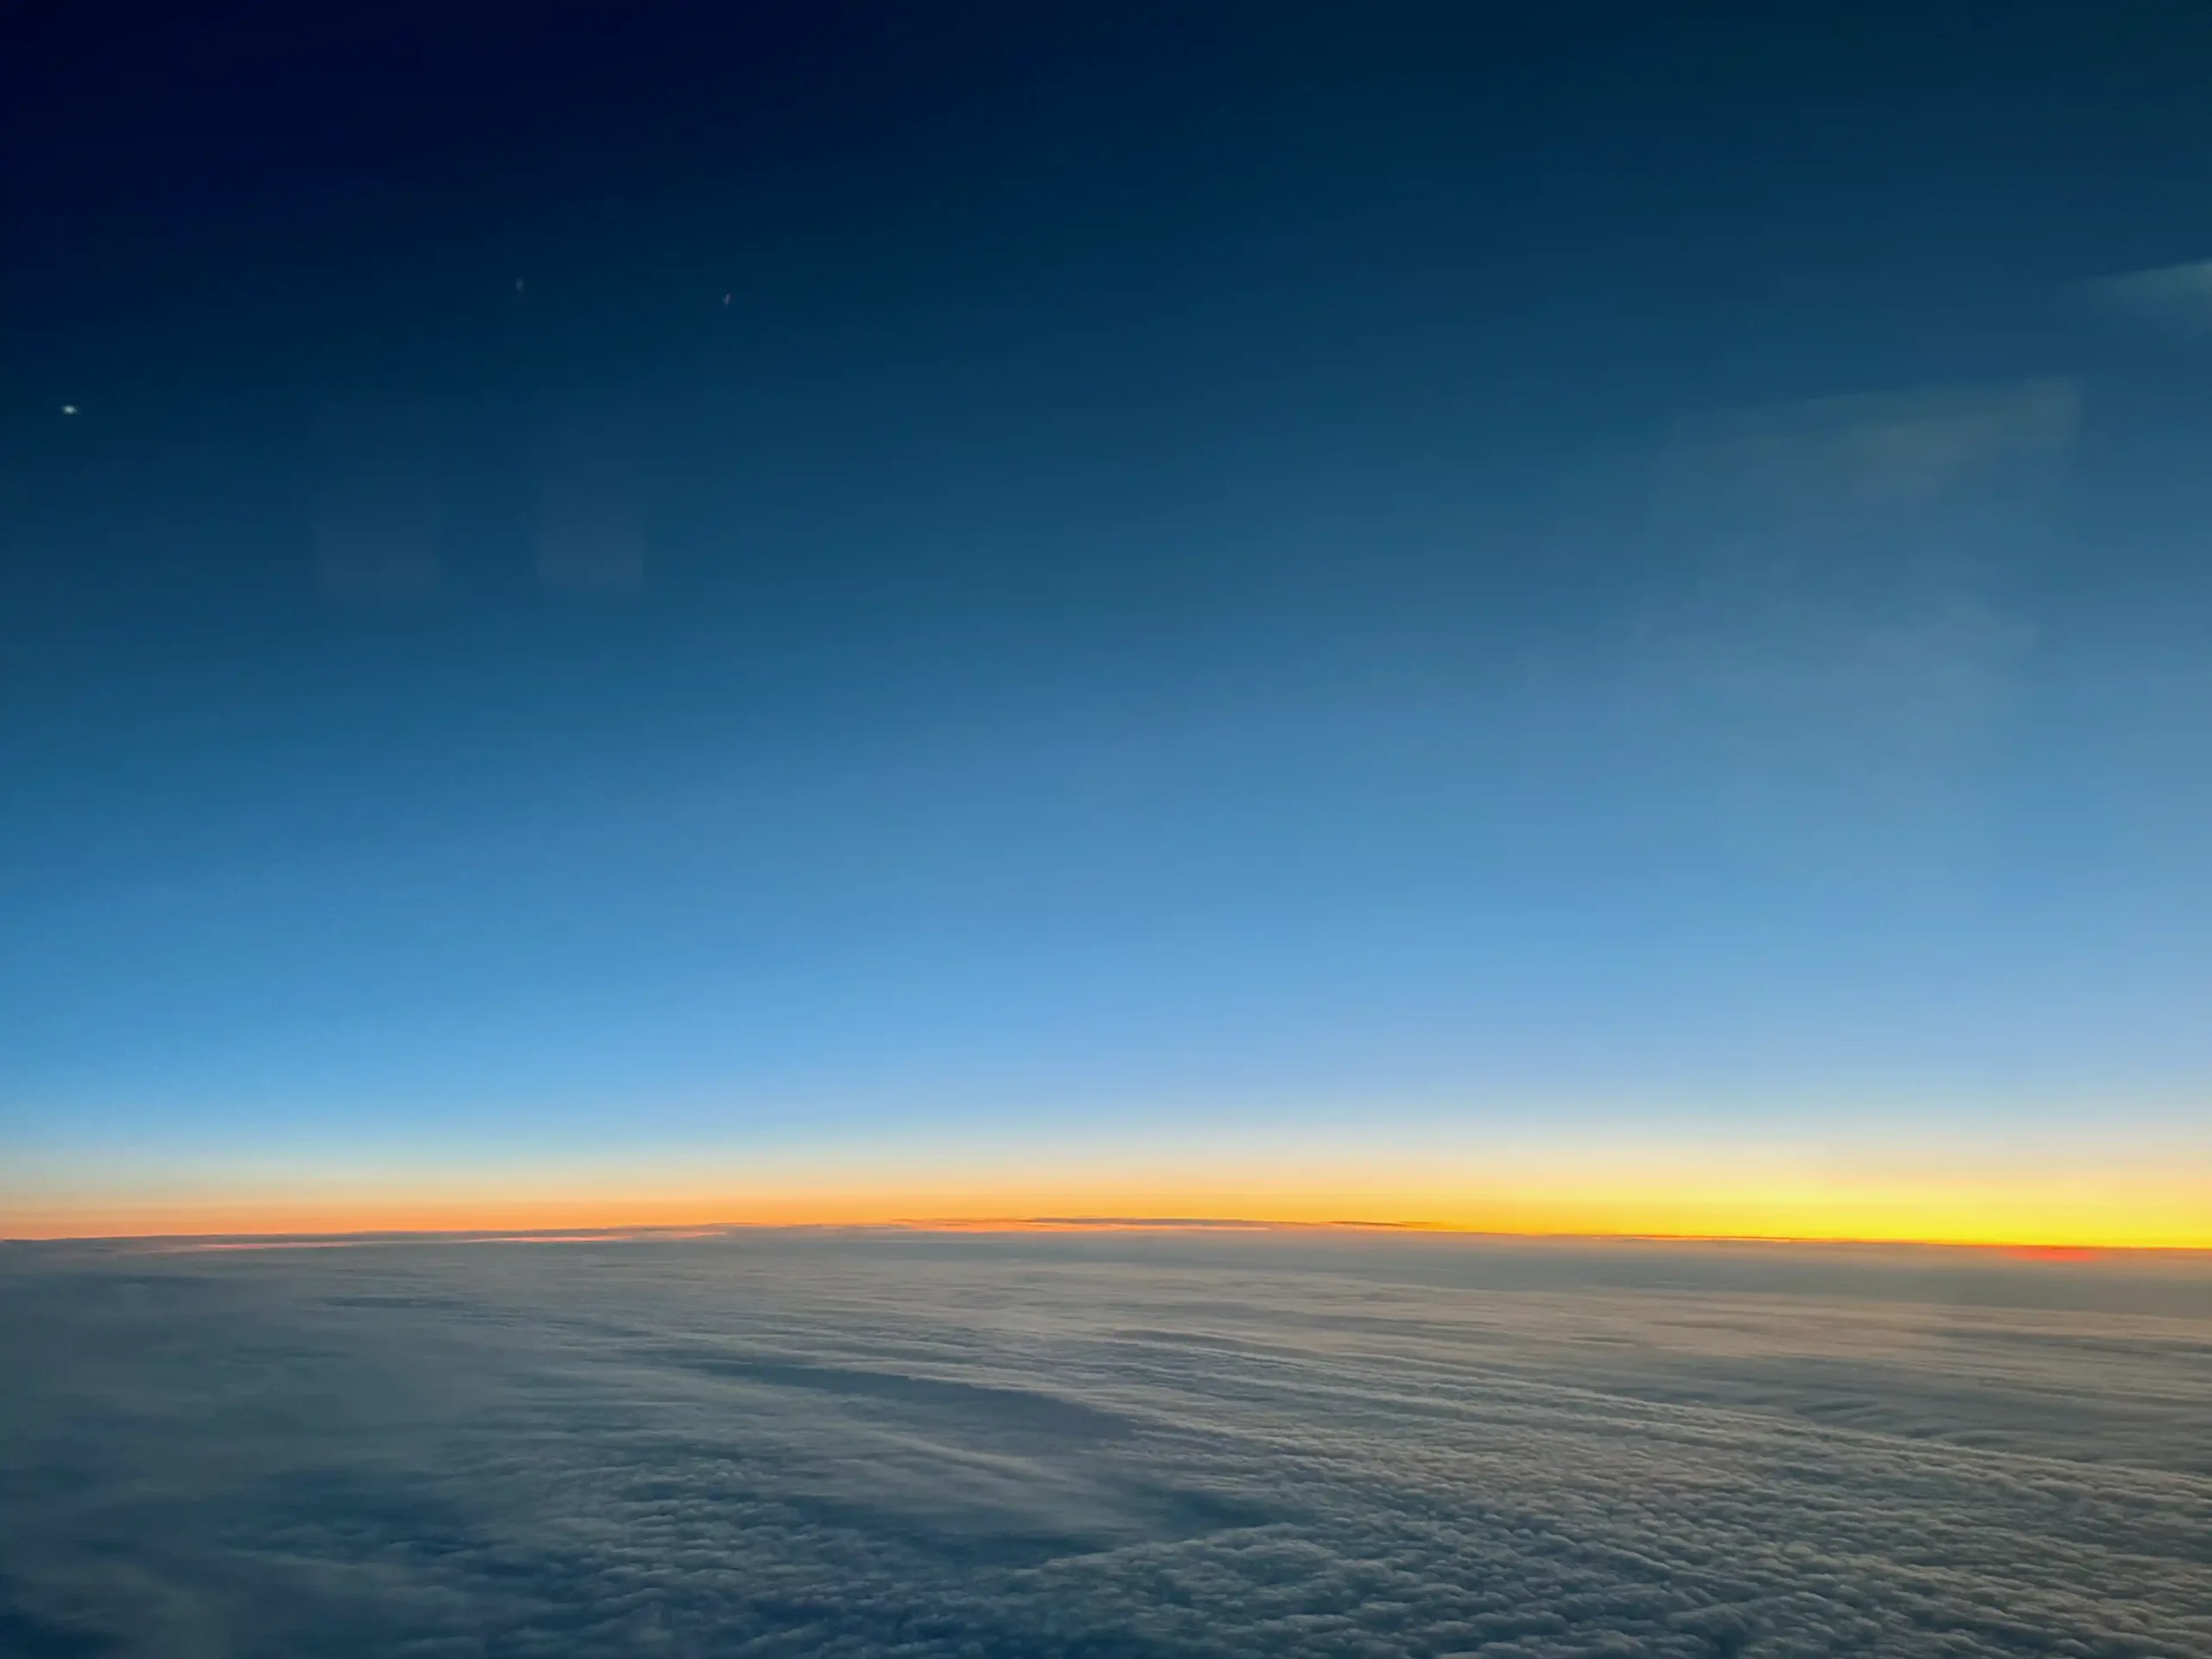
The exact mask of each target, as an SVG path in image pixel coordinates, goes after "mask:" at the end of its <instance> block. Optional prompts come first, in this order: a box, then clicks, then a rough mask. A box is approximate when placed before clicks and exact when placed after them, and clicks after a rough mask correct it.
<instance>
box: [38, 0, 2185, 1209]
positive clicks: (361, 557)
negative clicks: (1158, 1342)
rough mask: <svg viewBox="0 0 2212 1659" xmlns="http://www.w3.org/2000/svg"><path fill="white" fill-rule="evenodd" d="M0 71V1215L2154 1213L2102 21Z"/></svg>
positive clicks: (2174, 778)
mask: <svg viewBox="0 0 2212 1659" xmlns="http://www.w3.org/2000/svg"><path fill="white" fill-rule="evenodd" d="M1939 12H1940V16H1938V17H1936V18H1931V17H1930V16H1929V15H1928V13H1927V12H1926V11H1925V10H1924V9H1921V8H1896V9H1891V8H1885V7H1880V6H1876V7H1866V6H1851V7H1824V6H1813V7H1806V8H1791V9H1789V10H1788V11H1786V12H1775V11H1772V10H1770V9H1765V8H1728V7H1722V8H1699V9H1696V10H1694V11H1691V12H1684V13H1681V14H1680V15H1675V14H1674V13H1671V12H1669V10H1666V9H1658V10H1654V9H1651V8H1637V7H1614V8H1607V7H1603V6H1597V7H1587V6H1567V7H1548V8H1541V7H1540V8H1535V9H1524V10H1521V11H1509V10H1503V9H1497V8H1480V7H1466V6H1454V5H1433V6H1432V5H1395V4H1386V5H1381V6H1373V7H1343V6H1332V5H1306V4H1302V3H1301V4H1291V5H1286V6H1274V7H1268V8H1245V7H1237V6H1220V7H1211V6H1202V7H1198V8H1195V9H1185V8H1159V7H1151V6H1146V5H1135V6H1115V7H1069V6H1061V7H1026V6H1018V5H1006V6H993V5H953V6H949V7H945V8H931V9H928V10H914V9H908V8H900V7H895V6H892V7H877V6H870V5H861V4H852V5H844V4H829V5H811V4H810V5H781V4H761V5H747V6H738V7H732V8H726V9H724V10H722V11H721V12H720V13H718V14H716V15H715V16H709V15H707V14H706V13H704V12H702V11H699V10H693V9H684V8H664V7H659V6H656V5H652V4H646V5H643V6H635V7H626V8H621V9H620V10H597V9H592V8H583V9H573V10H571V9H563V8H559V7H556V8H552V9H550V10H544V11H541V12H539V13H537V14H534V15H533V16H532V18H531V20H530V22H529V23H528V24H527V26H520V25H517V24H515V23H514V22H512V20H510V19H508V18H506V17H505V16H494V15H493V14H490V13H480V12H477V11H474V10H471V9H469V8H467V7H465V6H464V7H461V8H460V9H458V10H447V9H427V8H410V7H408V6H404V5H403V6H398V7H381V8H378V9H375V10H368V9H365V8H350V7H348V8H340V9H339V10H336V11H332V10H328V9H322V8H311V9H308V10H299V9H296V8H292V9H276V8H255V7H246V8H231V7H217V8H215V9H213V10H196V11H194V12H193V13H191V14H190V15H189V16H187V15H184V14H161V15H156V14H152V13H150V12H149V13H148V14H147V15H143V16H142V15H139V14H138V13H136V12H130V11H122V10H118V11H114V12H112V13H110V12H107V11H103V10H100V9H99V8H92V7H76V6H65V5H60V4H56V3H45V4H21V5H16V6H14V7H11V8H10V10H8V12H7V13H6V15H5V22H4V23H3V24H0V27H4V28H5V29H7V30H8V31H9V35H8V38H9V41H10V46H9V47H8V48H7V49H6V50H5V51H4V53H0V78H4V79H3V82H0V109H4V115H0V131H3V132H4V143H5V146H6V150H5V155H6V160H7V166H6V168H5V180H6V182H5V187H4V188H5V191H6V211H7V221H8V226H9V230H8V237H9V241H8V250H9V251H8V257H7V259H6V261H5V264H4V270H3V271H0V283H4V298H5V305H4V309H0V350H3V351H4V362H5V372H6V385H7V397H6V403H5V409H4V413H0V550H4V591H0V696H4V702H0V776H4V778H5V779H6V789H5V804H4V810H0V906H4V911H0V916H4V926H3V927H0V1136H4V1144H5V1147H6V1148H7V1150H8V1152H9V1154H10V1156H9V1157H8V1158H7V1159H6V1160H4V1162H0V1214H4V1216H5V1217H6V1226H5V1229H4V1230H8V1231H12V1232H15V1233H17V1234H23V1233H35V1234H63V1235H67V1234H79V1233H113V1232H156V1233H160V1232H169V1231H194V1230H209V1229H213V1230H233V1231H235V1230H257V1229H263V1230H265V1229H270V1228H274V1229H278V1230H284V1229H299V1228H308V1229H314V1228H316V1227H338V1228H344V1227H350V1226H367V1227H378V1226H391V1225H401V1226H404V1225H416V1224H423V1225H434V1226H463V1227H467V1226H482V1225H490V1226H507V1225H517V1224H524V1223H529V1224H537V1225H551V1226H559V1225H564V1224H575V1223H589V1224H625V1223H641V1222H642V1223H657V1222H672V1221H683V1222H712V1221H728V1220H745V1219H760V1220H804V1219H810V1218H818V1219H862V1220H887V1219H896V1218H905V1217H913V1216H917V1215H921V1216H928V1215H936V1214H944V1213H957V1214H974V1213H978V1212H982V1213H993V1214H1014V1215H1019V1214H1036V1213H1063V1212H1066V1211H1076V1212H1079V1213H1085V1212H1090V1213H1095V1212H1105V1213H1114V1214H1121V1213H1128V1212H1131V1211H1135V1212H1140V1213H1148V1214H1160V1213H1169V1214H1189V1213H1203V1214H1223V1213H1228V1214H1249V1213H1252V1212H1254V1211H1255V1210H1256V1211H1258V1212H1260V1213H1263V1214H1268V1215H1274V1216H1281V1217H1287V1218H1296V1219H1306V1220H1315V1219H1336V1218H1344V1217H1352V1218H1368V1219H1383V1220H1395V1221H1409V1222H1437V1223H1445V1224H1456V1225H1479V1226H1505V1227H1522V1226H1536V1227H1540V1228H1549V1229H1554V1230H1558V1229H1565V1230H1590V1229H1593V1228H1594V1229H1596V1230H1631V1231H1663V1232H1728V1233H1741V1232H1749V1233H1757V1234H1783V1235H1825V1236H1837V1235H1841V1236H1899V1237H1938V1236H1940V1237H1967V1238H1975V1239H1984V1240H1996V1241H1999V1242H2004V1241H2008V1240H2021V1239H2027V1240H2032V1241H2040V1242H2052V1243H2066V1242H2082V1241H2084V1240H2088V1241H2100V1242H2105V1243H2155V1244H2167V1245H2174V1244H2190V1245H2203V1244H2205V1243H2212V1232H2208V1230H2207V1229H2208V1226H2212V1223H2208V1221H2207V1219H2206V1217H2208V1216H2212V1147H2208V1143H2207V1141H2206V1132H2205V1128H2204V1125H2205V1123H2206V1122H2208V1121H2212V1116H2208V1114H2206V1112H2205V1111H2204V1110H2203V1106H2204V1101H2205V1085H2206V1081H2207V1078H2208V1077H2209V1076H2212V1047H2208V1038H2207V1033H2208V1031H2212V1024H2208V1022H2206V1021H2205V1020H2203V1019H2202V1017H2201V1016H2202V1009H2203V1007H2205V1006H2206V1003H2207V998H2208V993H2212V950H2209V949H2208V944H2207V941H2208V940H2212V925H2208V924H2212V889H2208V886H2207V870H2206V863H2205V860H2204V858H2203V855H2202V849H2203V848H2204V846H2205V845H2206V842H2207V836H2208V834H2212V770H2208V766H2212V762H2209V761H2208V756H2212V749H2208V747H2207V746H2206V744H2205V742H2204V741H2203V734H2204V732H2205V730H2206V729H2207V721H2208V719H2209V718H2212V668H2208V664H2212V652H2208V645H2212V632H2209V630H2212V608H2208V607H2212V574H2208V573H2209V572H2212V566H2208V565H2207V563H2206V561H2205V559H2204V557H2203V548H2204V526H2205V524H2206V522H2207V512H2208V507H2209V506H2212V468H2209V467H2205V466H2203V465H2202V464H2201V461H2202V456H2203V455H2204V454H2206V453H2207V448H2206V446H2207V444H2208V442H2212V403H2208V395H2209V394H2212V265H2208V264H2204V263H2202V262H2204V261H2206V260H2208V259H2212V116H2208V114H2207V110H2208V107H2212V105H2208V104H2207V101H2206V99H2204V97H2203V91H2204V86H2205V73H2206V71H2207V67H2208V65H2212V51H2209V50H2208V48H2207V44H2206V41H2205V38H2204V35H2203V31H2202V25H2201V21H2200V20H2196V19H2195V18H2193V17H2192V16H2190V13H2189V12H2188V11H2187V10H2186V9H2178V8H2171V7H2158V6H2151V7H2139V6H2121V7H2119V8H2116V9H2113V10H2109V11H2107V10H2099V11H2097V12H2095V13H2094V14H2092V13H2091V12H2090V11H2089V10H2088V9H2085V8H2080V7H2043V6H2036V5H2017V4H2013V5H2005V6H1992V7H1987V8H1976V7H1969V6H1947V7H1943V8H1940V9H1939Z"/></svg>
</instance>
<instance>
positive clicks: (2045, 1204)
mask: <svg viewBox="0 0 2212 1659" xmlns="http://www.w3.org/2000/svg"><path fill="white" fill-rule="evenodd" d="M1054 1218H1075V1219H1076V1220H1077V1222H1078V1223H1079V1224H1083V1225H1087V1226H1089V1225H1096V1224H1099V1221H1100V1220H1101V1219H1103V1220H1109V1221H1110V1220H1113V1219H1116V1218H1118V1219H1122V1220H1125V1221H1128V1222H1133V1223H1137V1224H1145V1225H1157V1224H1160V1222H1161V1221H1172V1220H1173V1219H1176V1218H1204V1219H1206V1220H1209V1221H1211V1220H1228V1221H1243V1222H1248V1223H1251V1224H1258V1225H1262V1226H1271V1225H1326V1224H1352V1225H1373V1226H1383V1227H1395V1228H1408V1229H1419V1230H1431V1231H1440V1232H1467V1233H1495V1234H1516V1235H1523V1236H1577V1237H1593V1236H1616V1237H1646V1238H1650V1237H1674V1238H1710V1239H1720V1238H1745V1239H1769V1240H1777V1241H1785V1240H1786V1241H1802V1242H1806V1243H1816V1242H1829V1243H1834V1242H1842V1241H1854V1242H1866V1243H1929V1244H1961V1245H1980V1246H1992V1247H2003V1248H2009V1249H2016V1250H2018V1251H2020V1252H2022V1253H2024V1254H2034V1255H2041V1256H2044V1257H2049V1258H2065V1257H2067V1256H2069V1255H2075V1254H2078V1253H2083V1252H2094V1251H2099V1250H2104V1249H2145V1248H2148V1249H2185V1250H2190V1249H2212V1179H2208V1178H2207V1177H2206V1176H2205V1175H2202V1174H2198V1173H2181V1174H2173V1173H2156V1172H2130V1173H2126V1174H2120V1175H2115V1174H2113V1173H2107V1174H2106V1175H2104V1176H2103V1177H2102V1178H2101V1179H2088V1178H2085V1177H2082V1176H2078V1175H2066V1174H2061V1173H2052V1172H2048V1171H2046V1172H2042V1173H2035V1172H2016V1173H2012V1174H2009V1175H2006V1176H2004V1177H2002V1178H1998V1177H1990V1178H1984V1179H1961V1178H1950V1179H1942V1178H1936V1177H1930V1176H1923V1177H1918V1178H1908V1177H1904V1176H1897V1175H1887V1176H1884V1175H1872V1174H1864V1173H1862V1174H1859V1175H1857V1176H1851V1175H1843V1176H1838V1175H1834V1174H1830V1175H1827V1176H1821V1177H1812V1176H1807V1175H1804V1174H1802V1173H1795V1174H1793V1173H1779V1172H1777V1173H1765V1174H1762V1173H1757V1172H1754V1171H1751V1170H1748V1169H1737V1170H1734V1171H1730V1172H1726V1173H1719V1174H1716V1175H1712V1176H1708V1177H1707V1178H1705V1179H1681V1178H1679V1177H1676V1178H1674V1179H1662V1178H1660V1177H1658V1176H1656V1175H1653V1176H1651V1177H1649V1178H1647V1179H1636V1178H1635V1177H1633V1176H1623V1175H1620V1174H1618V1173H1617V1174H1614V1175H1613V1176H1611V1178H1610V1179H1608V1178H1605V1177H1602V1176H1598V1175H1594V1174H1591V1175H1586V1176H1584V1177H1582V1178H1580V1179H1577V1178H1575V1177H1574V1176H1573V1175H1571V1174H1568V1173H1565V1172H1560V1171H1552V1172H1548V1178H1545V1179H1517V1180H1516V1179H1491V1180H1488V1181H1484V1180H1479V1179H1466V1180H1463V1181H1459V1182H1453V1181H1451V1180H1449V1179H1440V1178H1439V1177H1438V1176H1436V1175H1435V1174H1433V1173H1428V1174H1426V1175H1424V1176H1421V1177H1413V1176H1406V1175H1400V1176H1398V1177H1397V1178H1396V1179H1392V1178H1391V1176H1390V1175H1389V1173H1386V1172H1380V1171H1370V1172H1368V1173H1367V1176H1366V1178H1365V1179H1357V1178H1339V1179H1327V1180H1324V1179H1318V1178H1314V1177H1312V1176H1310V1175H1309V1176H1307V1177H1306V1178H1305V1179H1260V1178H1255V1177H1245V1178H1243V1179H1238V1178H1236V1177H1223V1178H1215V1179H1205V1178H1204V1177H1201V1176H1198V1175H1195V1174H1186V1175H1185V1177H1184V1178H1182V1179H1161V1178H1159V1177H1157V1176H1152V1177H1147V1176H1146V1175H1143V1174H1130V1175H1127V1176H1124V1177H1122V1178H1121V1179H1114V1178H1111V1177H1104V1178H1092V1179H1070V1178H1068V1177H1066V1176H1065V1175H1061V1176H1058V1177H1052V1176H1021V1175H1017V1174H1014V1173H1006V1172H995V1173H994V1174H993V1175H992V1176H991V1177H988V1178H984V1179H965V1180H963V1179H944V1177H943V1176H942V1174H940V1175H939V1177H938V1179H912V1180H898V1179H875V1180H873V1181H863V1180H858V1179H847V1180H842V1181H841V1180H838V1179H835V1178H829V1179H823V1178H822V1177H821V1176H819V1175H817V1177H816V1178H815V1179H808V1180H791V1179H786V1180H785V1181H782V1182H778V1183H774V1184H766V1185H764V1184H762V1183H760V1181H758V1180H755V1181H753V1182H746V1181H742V1180H731V1181H728V1182H727V1183H705V1182H698V1183H687V1184H686V1185H684V1186H683V1187H681V1188H678V1187H676V1186H674V1185H670V1184H659V1183H652V1182H644V1183H638V1184H634V1185H626V1186H624V1187H623V1188H621V1189H615V1188H614V1187H613V1186H612V1185H611V1184H610V1185H607V1186H603V1187H598V1188H596V1190H595V1189H594V1186H593V1185H587V1184H585V1183H583V1182H581V1181H577V1180H574V1179H571V1180H569V1181H565V1182H563V1181H555V1180H544V1181H540V1182H536V1183H531V1184H528V1185H524V1184H521V1183H502V1182H499V1181H496V1180H487V1181H485V1182H482V1183H480V1184H475V1185H471V1184H469V1183H467V1182H462V1181H459V1180H452V1179H449V1180H447V1181H444V1182H440V1183H436V1184H429V1183H416V1182H407V1181H402V1180H397V1179H395V1180H391V1181H388V1182H378V1183H361V1184H353V1185H343V1186H332V1185H327V1184H319V1183H300V1184H296V1185H291V1186H289V1189H288V1188H287V1186H286V1185H283V1184H281V1183H277V1182H266V1183H262V1184H259V1185H257V1187H256V1188H249V1189H243V1190H241V1189H240V1188H237V1187H233V1188H231V1189H230V1190H224V1189H223V1188H219V1187H212V1188H211V1187H202V1188H200V1189H199V1190H197V1191H189V1192H188V1191H182V1190H177V1189H175V1188H172V1189H170V1190H168V1191H162V1190H159V1189H149V1188H144V1187H142V1188H141V1189H139V1191H138V1192H136V1193H134V1194H131V1195H130V1196H127V1197H126V1196H124V1195H123V1194H120V1193H109V1194H92V1193H85V1192H79V1193H77V1194H73V1195H68V1196H66V1197H65V1196H63V1195H61V1194H58V1193H55V1194H48V1195H43V1201H42V1202H41V1201H39V1200H38V1199H36V1198H33V1196H32V1195H31V1194H28V1193H25V1192H22V1191H21V1190H20V1189H18V1190H17V1191H16V1192H13V1193H0V1237H4V1238H16V1239H33V1238H44V1239H58V1238H67V1237H78V1238H91V1237H155V1236H175V1237H182V1236H232V1237H237V1236H255V1235H275V1234H295V1235H316V1234H319V1235H326V1236H327V1235H336V1234H352V1233H387V1232H389V1233H404V1232H454V1233H484V1232H512V1233H550V1232H558V1231H594V1230H619V1229H629V1228H682V1227H693V1228H697V1227H719V1226H743V1225H763V1226H915V1225H928V1226H932V1227H960V1228H969V1229H1011V1228H1025V1229H1038V1228H1043V1227H1050V1226H1052V1225H1055V1224H1057V1223H1056V1222H1055V1220H1054Z"/></svg>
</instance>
